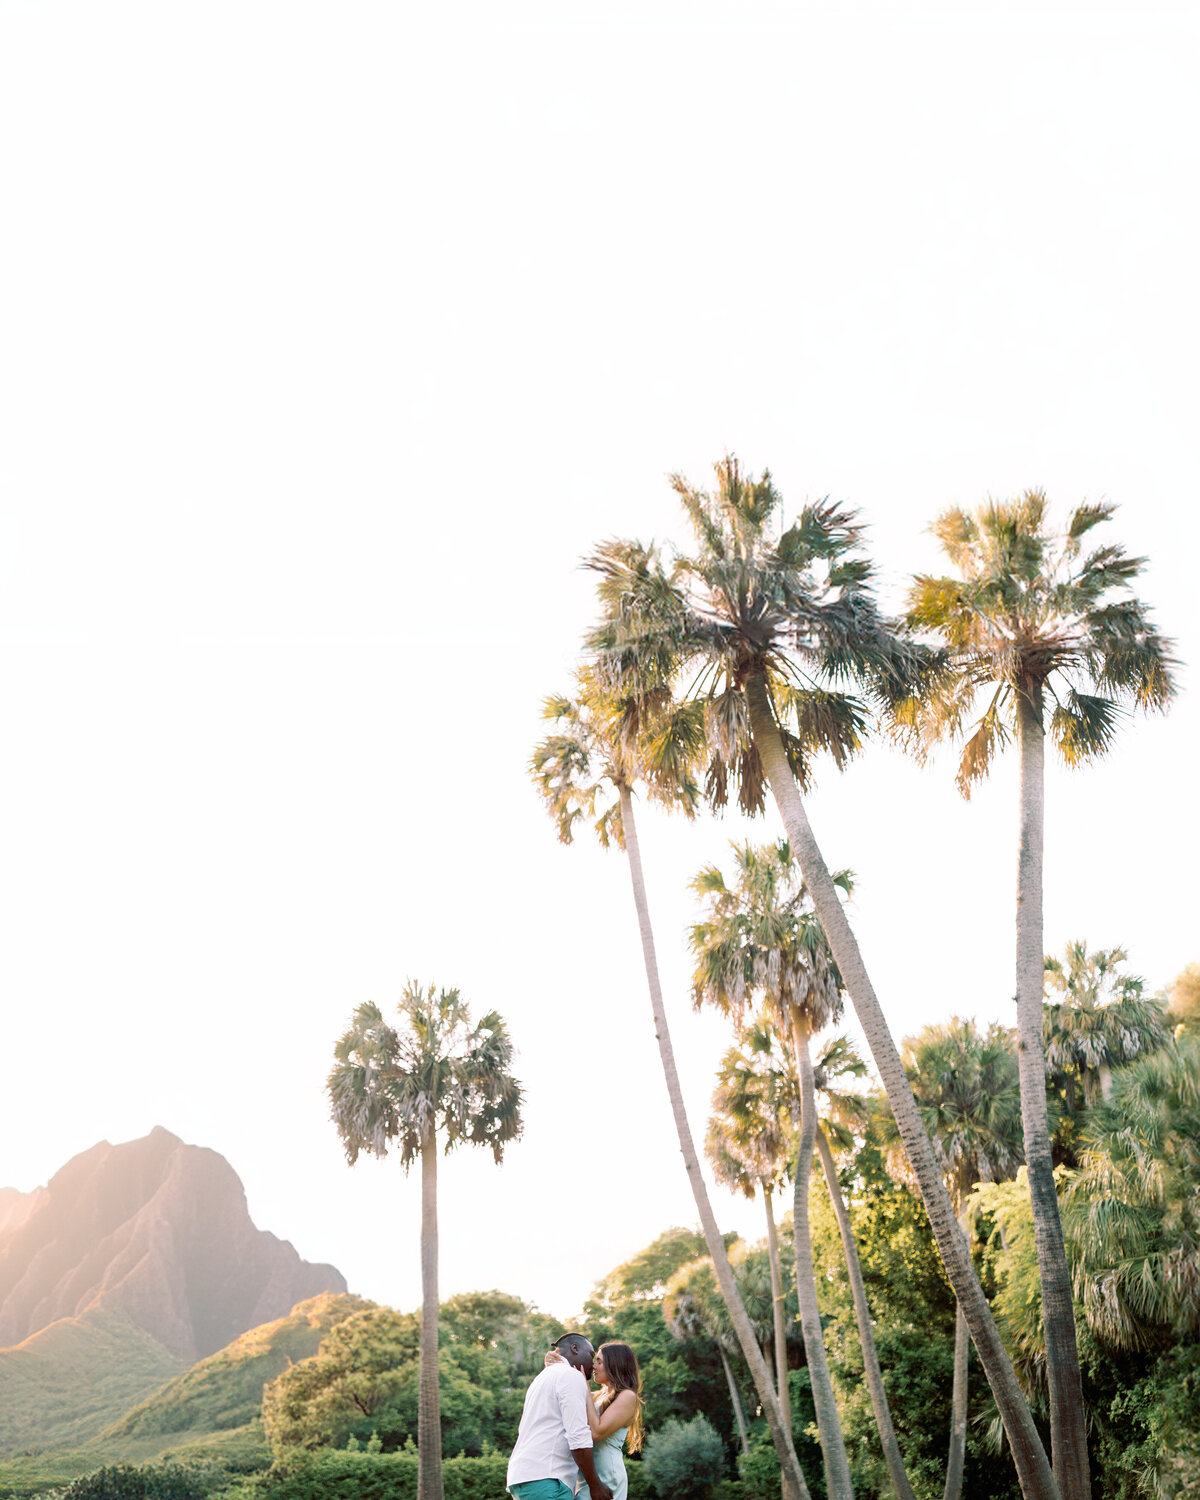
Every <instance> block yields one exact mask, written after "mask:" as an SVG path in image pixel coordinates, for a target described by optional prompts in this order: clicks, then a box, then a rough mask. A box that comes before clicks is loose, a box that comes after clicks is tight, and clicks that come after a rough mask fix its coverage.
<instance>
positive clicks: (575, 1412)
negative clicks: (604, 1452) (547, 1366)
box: [556, 1366, 612, 1500]
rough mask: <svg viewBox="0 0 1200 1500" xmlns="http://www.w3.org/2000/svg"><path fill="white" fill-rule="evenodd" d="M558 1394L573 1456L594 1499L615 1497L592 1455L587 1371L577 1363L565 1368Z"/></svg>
mask: <svg viewBox="0 0 1200 1500" xmlns="http://www.w3.org/2000/svg"><path fill="white" fill-rule="evenodd" d="M556 1394H557V1395H558V1409H559V1411H560V1412H561V1413H562V1421H563V1428H564V1430H565V1431H566V1434H567V1445H568V1446H569V1447H570V1449H571V1457H572V1458H573V1459H574V1460H575V1462H576V1463H577V1464H578V1465H579V1472H580V1473H581V1474H582V1475H583V1477H584V1478H585V1479H586V1480H587V1487H588V1494H589V1495H590V1496H591V1500H612V1490H610V1489H609V1487H608V1485H606V1484H605V1483H604V1481H603V1480H602V1479H601V1478H600V1476H599V1474H597V1473H596V1464H595V1461H594V1459H593V1457H592V1433H591V1429H590V1428H589V1427H588V1419H587V1397H588V1386H587V1379H586V1378H585V1376H584V1373H583V1371H582V1370H577V1369H575V1368H574V1366H571V1367H570V1368H569V1369H566V1370H564V1371H563V1372H562V1374H561V1375H559V1377H558V1384H557V1392H556Z"/></svg>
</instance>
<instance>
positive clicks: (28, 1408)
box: [0, 1311, 181, 1457]
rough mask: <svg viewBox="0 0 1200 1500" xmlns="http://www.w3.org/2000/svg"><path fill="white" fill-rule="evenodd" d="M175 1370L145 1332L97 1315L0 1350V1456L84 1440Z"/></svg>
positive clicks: (175, 1361)
mask: <svg viewBox="0 0 1200 1500" xmlns="http://www.w3.org/2000/svg"><path fill="white" fill-rule="evenodd" d="M180 1365H181V1361H180V1360H179V1359H177V1358H176V1357H175V1355H173V1354H171V1353H169V1352H168V1351H167V1350H166V1349H164V1348H163V1346H162V1345H161V1344H160V1343H158V1342H157V1341H156V1340H155V1339H152V1338H151V1337H150V1335H149V1334H148V1333H144V1332H143V1331H142V1330H141V1329H140V1328H136V1327H134V1325H133V1324H132V1323H127V1322H126V1321H125V1320H124V1319H123V1318H119V1317H117V1316H116V1315H115V1314H113V1313H107V1312H101V1311H95V1312H88V1313H84V1314H83V1315H82V1316H81V1317H78V1318H61V1319H60V1320H59V1321H58V1322H57V1323H51V1324H50V1326H49V1327H48V1328H43V1329H42V1330H41V1331H40V1332H38V1333H35V1334H34V1335H33V1336H32V1337H31V1338H28V1339H26V1340H25V1342H24V1343H22V1344H16V1345H14V1346H13V1347H11V1348H9V1349H0V1457H3V1456H7V1455H11V1454H15V1453H18V1452H21V1451H23V1450H24V1451H29V1450H36V1449H45V1448H64V1447H76V1446H78V1445H80V1444H82V1443H84V1442H86V1441H87V1440H88V1439H89V1438H91V1437H93V1436H96V1435H97V1434H99V1433H100V1432H102V1431H103V1430H104V1428H105V1427H107V1426H108V1425H109V1424H110V1423H111V1422H112V1421H113V1420H114V1419H115V1418H117V1417H119V1416H120V1415H121V1414H122V1413H124V1412H126V1411H128V1410H129V1408H130V1406H132V1405H134V1404H135V1403H136V1402H139V1401H143V1400H144V1399H145V1398H146V1396H148V1395H149V1394H150V1392H151V1391H153V1390H155V1389H156V1388H157V1387H158V1386H160V1385H162V1383H163V1381H164V1380H169V1379H170V1378H171V1377H172V1376H173V1375H175V1374H177V1373H178V1371H179V1369H180Z"/></svg>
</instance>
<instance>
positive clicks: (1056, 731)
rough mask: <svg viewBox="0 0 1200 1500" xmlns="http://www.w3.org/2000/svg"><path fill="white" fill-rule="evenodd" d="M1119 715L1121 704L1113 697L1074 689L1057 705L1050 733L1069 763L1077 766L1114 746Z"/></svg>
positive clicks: (1051, 720)
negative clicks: (1114, 700) (1104, 696)
mask: <svg viewBox="0 0 1200 1500" xmlns="http://www.w3.org/2000/svg"><path fill="white" fill-rule="evenodd" d="M1120 718H1121V710H1120V707H1119V706H1118V705H1117V704H1116V703H1114V702H1113V701H1112V700H1111V699H1110V698H1098V697H1094V696H1091V695H1089V694H1087V693H1078V692H1076V691H1075V690H1074V689H1073V688H1072V689H1071V691H1070V692H1069V694H1068V695H1067V697H1066V700H1065V701H1062V700H1060V701H1059V702H1058V703H1056V704H1055V706H1054V712H1053V713H1052V714H1051V716H1050V734H1051V737H1052V739H1053V740H1054V743H1055V745H1056V746H1057V747H1058V750H1059V752H1060V754H1061V755H1062V758H1063V760H1065V761H1066V763H1067V765H1069V766H1078V765H1082V764H1083V762H1084V761H1088V760H1094V759H1095V758H1096V757H1097V756H1099V755H1103V754H1104V753H1105V752H1106V751H1107V750H1109V749H1110V748H1111V746H1112V743H1113V741H1114V739H1115V738H1116V733H1117V725H1118V723H1119V721H1120Z"/></svg>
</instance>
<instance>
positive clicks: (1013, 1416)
mask: <svg viewBox="0 0 1200 1500" xmlns="http://www.w3.org/2000/svg"><path fill="white" fill-rule="evenodd" d="M744 686H745V691H746V703H747V708H748V710H749V714H750V727H751V733H752V734H753V737H754V744H755V746H756V748H757V750H758V753H759V756H760V758H761V760H762V765H763V770H764V771H765V772H766V776H767V780H768V781H769V783H770V786H771V792H772V794H773V795H774V798H775V803H776V806H777V807H778V808H779V812H780V816H781V817H782V818H783V825H784V828H785V829H786V830H787V835H788V841H789V842H790V844H791V846H792V850H793V852H794V853H795V855H796V858H797V859H798V860H799V862H800V869H801V871H802V873H803V875H804V883H805V885H807V887H808V889H809V891H810V892H811V894H812V898H813V905H814V906H815V907H816V910H817V915H818V916H819V918H820V919H821V926H822V927H823V928H824V929H825V936H826V937H827V938H828V940H829V946H830V948H831V949H832V950H833V956H834V958H835V959H836V960H837V966H838V968H839V969H840V971H841V975H842V979H843V981H844V983H845V985H846V987H847V989H848V990H849V992H850V998H851V1000H852V1001H853V1002H854V1009H855V1013H856V1014H857V1016H858V1020H859V1024H860V1025H861V1026H862V1029H863V1034H864V1036H865V1037H866V1039H867V1045H868V1046H869V1047H870V1049H871V1056H872V1058H873V1059H874V1062H875V1067H876V1068H877V1069H878V1072H879V1076H880V1079H881V1080H882V1082H883V1087H884V1090H885V1091H886V1093H887V1097H888V1103H889V1105H890V1106H891V1109H892V1114H893V1116H894V1118H895V1121H896V1128H897V1130H898V1131H899V1134H900V1139H901V1140H902V1142H903V1143H904V1149H905V1152H906V1154H907V1156H908V1160H909V1164H910V1166H911V1167H912V1169H913V1174H914V1175H915V1177H916V1179H917V1185H918V1187H919V1188H920V1192H921V1198H922V1201H923V1202H924V1204H925V1212H926V1213H927V1214H928V1216H929V1223H930V1227H931V1228H932V1230H933V1235H934V1238H935V1240H936V1241H937V1246H938V1250H939V1251H940V1253H941V1257H942V1262H943V1264H944V1265H945V1267H946V1275H947V1277H948V1278H949V1281H950V1285H951V1287H952V1288H953V1289H954V1294H955V1296H956V1297H957V1298H958V1300H959V1304H960V1306H961V1307H962V1308H963V1312H964V1315H965V1317H966V1320H967V1327H968V1328H969V1329H970V1331H971V1337H972V1338H973V1339H974V1340H975V1347H976V1349H977V1350H978V1351H979V1357H980V1360H981V1362H982V1364H983V1368H984V1370H985V1372H986V1374H987V1378H988V1383H989V1384H990V1386H991V1388H992V1394H993V1395H994V1396H995V1398H996V1406H997V1408H998V1409H999V1412H1000V1416H1001V1419H1002V1420H1003V1422H1004V1430H1005V1432H1006V1433H1007V1434H1008V1441H1009V1445H1010V1447H1011V1449H1012V1454H1013V1460H1014V1462H1015V1464H1016V1466H1017V1475H1018V1477H1019V1479H1020V1483H1021V1491H1022V1493H1023V1494H1024V1495H1025V1497H1026V1500H1061V1497H1060V1495H1059V1491H1058V1485H1057V1484H1056V1483H1055V1479H1054V1474H1053V1472H1052V1471H1051V1468H1050V1463H1049V1460H1048V1459H1047V1457H1046V1450H1045V1449H1044V1448H1043V1447H1042V1441H1041V1438H1040V1437H1039V1436H1038V1430H1037V1427H1036V1426H1035V1425H1034V1421H1033V1417H1032V1416H1031V1415H1030V1412H1029V1406H1028V1404H1027V1402H1026V1400H1025V1397H1024V1396H1023V1395H1022V1393H1021V1387H1020V1385H1019V1384H1018V1382H1017V1376H1016V1372H1015V1371H1014V1369H1013V1366H1012V1361H1011V1360H1010V1359H1009V1357H1008V1354H1007V1353H1006V1351H1005V1348H1004V1345H1003V1343H1002V1342H1001V1340H1000V1334H999V1332H998V1330H997V1328H996V1324H995V1320H994V1319H993V1317H992V1313H991V1309H990V1308H989V1307H988V1304H987V1299H986V1298H985V1297H984V1295H983V1288H982V1287H981V1286H980V1284H979V1278H978V1277H977V1276H976V1274H975V1268H974V1266H973V1265H972V1264H971V1257H970V1254H969V1252H968V1250H967V1242H966V1240H965V1239H964V1238H963V1233H962V1230H961V1229H959V1227H958V1221H957V1219H956V1218H955V1215H954V1209H953V1208H952V1207H951V1204H950V1195H949V1194H948V1193H947V1191H946V1186H945V1183H943V1181H942V1175H941V1172H940V1170H939V1168H938V1164H937V1162H936V1161H935V1160H934V1156H933V1148H932V1146H931V1145H930V1143H929V1137H928V1135H926V1133H925V1127H924V1125H923V1124H922V1123H921V1116H920V1112H919V1111H918V1109H917V1104H916V1100H915V1099H914V1098H913V1093H912V1088H911V1087H910V1085H909V1082H908V1079H907V1077H906V1076H905V1073H904V1066H903V1064H902V1063H901V1061H900V1054H899V1052H897V1050H896V1044H895V1042H894V1041H893V1040H892V1035H891V1032H890V1031H889V1030H888V1025H887V1021H886V1020H885V1019H884V1015H883V1011H882V1009H881V1008H880V1005H879V1000H878V998H877V997H876V994H875V990H874V987H873V985H872V984H871V980H870V977H869V976H868V974H867V969H866V965H865V964H864V963H863V959H862V954H861V953H860V952H859V948H858V942H857V940H856V938H855V936H854V933H853V932H852V930H851V928H850V924H849V922H848V921H847V920H846V914H845V912H844V911H843V910H842V903H841V901H840V900H839V898H838V893H837V888H836V887H835V886H834V884H833V880H832V878H831V877H830V874H829V868H828V866H827V865H826V863H825V859H824V856H823V855H822V853H821V850H820V848H819V847H818V845H817V841H816V839H815V838H814V837H813V832H812V828H811V826H810V825H809V821H808V814H807V813H806V812H805V809H804V803H803V801H802V800H801V797H800V793H799V790H798V788H797V786H796V781H795V778H794V776H793V775H792V768H791V766H790V765H789V764H788V758H787V753H786V751H785V750H784V748H783V741H782V739H781V738H780V735H779V729H778V727H777V725H776V723H775V715H774V712H773V710H772V708H771V701H770V698H769V697H768V695H767V686H766V683H765V682H764V680H763V678H762V675H761V674H760V673H754V674H751V675H749V676H748V677H747V678H746V680H745V684H744Z"/></svg>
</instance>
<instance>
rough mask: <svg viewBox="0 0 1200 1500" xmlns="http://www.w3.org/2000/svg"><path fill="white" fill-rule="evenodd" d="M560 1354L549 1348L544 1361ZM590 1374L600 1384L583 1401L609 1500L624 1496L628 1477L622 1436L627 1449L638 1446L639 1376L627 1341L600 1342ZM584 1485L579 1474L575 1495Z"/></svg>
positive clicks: (639, 1426)
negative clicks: (609, 1491)
mask: <svg viewBox="0 0 1200 1500" xmlns="http://www.w3.org/2000/svg"><path fill="white" fill-rule="evenodd" d="M561 1358H562V1356H561V1355H559V1354H557V1353H555V1352H554V1351H553V1350H551V1352H550V1353H549V1354H548V1355H547V1356H546V1363H547V1364H548V1365H549V1364H553V1363H555V1362H556V1361H557V1360H559V1359H561ZM592 1378H593V1379H594V1380H595V1381H596V1382H597V1384H598V1385H599V1386H600V1390H599V1392H598V1394H597V1395H596V1397H595V1398H594V1399H593V1397H592V1394H591V1392H590V1391H589V1392H588V1403H587V1404H588V1426H589V1427H590V1428H591V1431H592V1458H593V1460H594V1461H595V1464H596V1473H597V1474H598V1475H599V1476H600V1478H601V1479H602V1480H603V1481H604V1483H605V1484H606V1485H608V1487H609V1489H610V1490H612V1492H613V1500H626V1497H627V1495H628V1493H629V1480H628V1478H627V1477H626V1474H625V1460H624V1458H623V1456H622V1449H623V1448H624V1447H625V1443H626V1437H628V1440H629V1442H628V1445H629V1451H630V1453H636V1452H637V1451H638V1449H639V1448H640V1447H641V1446H642V1376H641V1371H640V1370H639V1369H638V1362H637V1356H636V1355H635V1354H634V1352H633V1350H632V1349H631V1348H630V1347H629V1345H628V1344H618V1343H615V1342H614V1343H610V1344H601V1345H600V1347H599V1349H597V1350H596V1354H595V1358H594V1360H593V1365H592ZM586 1488H587V1486H586V1484H585V1483H584V1479H583V1475H582V1474H581V1475H580V1476H579V1479H578V1480H577V1481H576V1485H575V1493H576V1495H578V1494H579V1492H580V1490H581V1489H586Z"/></svg>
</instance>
